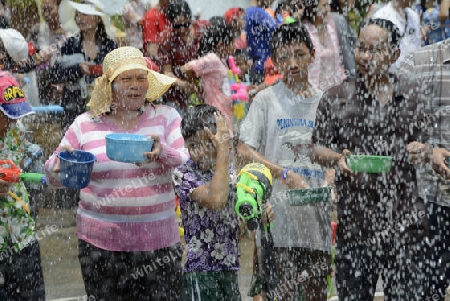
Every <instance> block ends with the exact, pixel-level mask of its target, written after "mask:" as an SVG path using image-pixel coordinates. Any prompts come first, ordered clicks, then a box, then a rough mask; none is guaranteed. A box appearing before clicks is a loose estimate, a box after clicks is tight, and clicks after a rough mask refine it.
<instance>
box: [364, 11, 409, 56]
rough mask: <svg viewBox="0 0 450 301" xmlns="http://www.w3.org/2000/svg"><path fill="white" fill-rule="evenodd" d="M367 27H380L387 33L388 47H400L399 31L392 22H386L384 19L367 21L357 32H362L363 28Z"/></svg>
mask: <svg viewBox="0 0 450 301" xmlns="http://www.w3.org/2000/svg"><path fill="white" fill-rule="evenodd" d="M369 25H376V26H378V27H381V28H382V29H384V30H386V31H387V33H388V42H389V45H390V46H391V47H392V48H393V49H398V48H399V47H400V39H401V35H400V30H399V29H398V27H397V26H396V25H395V24H394V23H392V21H389V20H386V19H378V18H376V19H369V20H367V21H366V22H364V24H363V26H361V28H360V30H359V32H360V33H361V31H362V30H363V28H365V27H367V26H369Z"/></svg>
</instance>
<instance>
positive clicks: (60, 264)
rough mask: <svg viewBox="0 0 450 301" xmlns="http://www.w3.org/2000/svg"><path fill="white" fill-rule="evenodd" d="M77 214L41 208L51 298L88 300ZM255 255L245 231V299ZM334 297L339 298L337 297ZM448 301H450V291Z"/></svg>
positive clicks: (379, 287) (56, 300)
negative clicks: (78, 236) (76, 232)
mask: <svg viewBox="0 0 450 301" xmlns="http://www.w3.org/2000/svg"><path fill="white" fill-rule="evenodd" d="M75 214H76V209H66V210H54V209H47V208H41V209H40V210H39V214H38V217H37V227H38V231H37V235H38V240H39V243H40V247H41V259H42V268H43V271H44V279H45V290H46V299H47V300H51V301H75V300H80V301H81V300H87V298H86V297H84V296H85V295H86V293H85V291H84V285H83V279H82V277H81V271H80V264H79V262H78V251H77V237H76V235H75V231H76V226H75ZM252 258H253V240H252V239H251V238H250V236H249V235H244V236H243V237H242V240H241V270H240V272H239V286H240V290H241V295H242V300H243V301H251V300H252V298H250V297H247V292H248V289H249V285H250V280H251V275H252V265H253V261H252V260H253V259H252ZM377 291H378V293H377V296H376V297H375V299H374V300H375V301H381V300H383V294H382V293H381V291H382V284H381V282H379V283H378V285H377ZM83 297H84V298H83ZM330 300H332V301H337V300H338V299H337V297H333V298H331V299H330ZM446 301H450V296H449V295H448V294H447V298H446Z"/></svg>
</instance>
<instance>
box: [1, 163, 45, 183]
mask: <svg viewBox="0 0 450 301" xmlns="http://www.w3.org/2000/svg"><path fill="white" fill-rule="evenodd" d="M0 180H3V181H6V182H10V183H19V182H29V183H35V184H47V182H46V180H45V175H44V174H40V173H33V172H21V170H20V169H19V168H18V167H17V166H16V164H14V162H13V161H11V160H0Z"/></svg>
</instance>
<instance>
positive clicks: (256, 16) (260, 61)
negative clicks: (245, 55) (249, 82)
mask: <svg viewBox="0 0 450 301" xmlns="http://www.w3.org/2000/svg"><path fill="white" fill-rule="evenodd" d="M278 24H279V21H278V20H275V19H274V18H272V16H270V15H269V14H268V13H267V12H266V10H265V9H264V8H261V7H256V6H252V7H249V8H247V10H246V11H245V32H246V34H247V44H248V48H249V54H250V57H251V58H252V59H253V69H254V70H255V71H256V72H257V73H259V74H264V63H265V62H266V60H267V58H269V56H270V38H271V36H272V33H273V31H274V30H275V28H277V26H278Z"/></svg>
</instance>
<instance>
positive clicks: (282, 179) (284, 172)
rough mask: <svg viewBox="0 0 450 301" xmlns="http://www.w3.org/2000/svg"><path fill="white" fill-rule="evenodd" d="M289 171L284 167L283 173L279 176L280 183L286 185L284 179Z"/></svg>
mask: <svg viewBox="0 0 450 301" xmlns="http://www.w3.org/2000/svg"><path fill="white" fill-rule="evenodd" d="M290 170H291V169H290V168H289V167H286V169H285V170H284V171H283V174H282V175H281V183H283V184H286V177H287V173H288V172H289V171H290Z"/></svg>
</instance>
